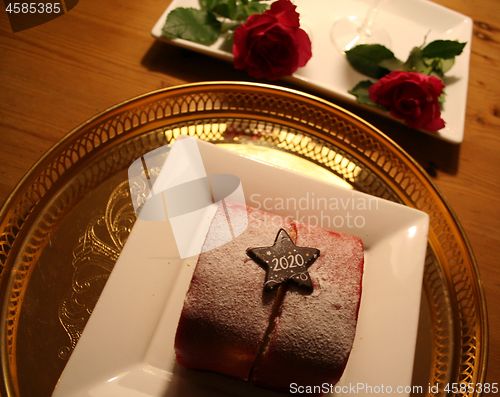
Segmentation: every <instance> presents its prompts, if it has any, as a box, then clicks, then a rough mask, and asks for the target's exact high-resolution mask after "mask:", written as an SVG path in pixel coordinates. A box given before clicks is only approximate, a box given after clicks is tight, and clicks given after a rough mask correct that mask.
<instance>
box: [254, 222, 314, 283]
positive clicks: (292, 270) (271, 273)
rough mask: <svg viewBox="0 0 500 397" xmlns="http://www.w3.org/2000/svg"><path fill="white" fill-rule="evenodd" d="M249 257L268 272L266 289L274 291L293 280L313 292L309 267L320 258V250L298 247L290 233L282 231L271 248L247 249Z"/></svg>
mask: <svg viewBox="0 0 500 397" xmlns="http://www.w3.org/2000/svg"><path fill="white" fill-rule="evenodd" d="M246 252H247V255H248V256H249V257H250V258H252V259H253V260H254V261H255V262H257V263H258V264H259V265H262V266H263V267H264V268H265V269H266V271H267V274H266V281H265V282H264V288H265V289H266V290H272V289H273V288H275V287H276V286H278V285H279V284H281V283H283V282H285V281H287V280H291V281H293V282H295V283H296V284H298V285H299V286H301V287H304V288H306V289H307V290H309V291H312V289H313V285H312V281H311V277H310V276H309V273H308V272H307V269H308V268H309V266H311V265H312V264H313V262H314V261H315V260H316V259H317V258H318V256H319V249H316V248H309V247H298V246H296V245H295V244H294V243H293V241H292V239H291V238H290V236H289V235H288V233H287V232H286V231H285V230H284V229H280V230H279V232H278V234H277V235H276V239H275V240H274V244H273V245H272V246H270V247H257V248H247V251H246Z"/></svg>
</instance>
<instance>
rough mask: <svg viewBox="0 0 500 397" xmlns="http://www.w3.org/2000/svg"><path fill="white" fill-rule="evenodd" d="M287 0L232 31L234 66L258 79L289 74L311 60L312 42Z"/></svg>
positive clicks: (252, 17)
mask: <svg viewBox="0 0 500 397" xmlns="http://www.w3.org/2000/svg"><path fill="white" fill-rule="evenodd" d="M295 8H296V7H295V6H294V5H293V4H292V3H291V2H290V0H278V1H276V2H274V3H273V4H272V5H271V9H269V10H267V11H265V12H264V13H263V14H254V15H251V16H250V17H248V19H247V20H246V22H245V23H244V24H243V25H241V26H239V27H238V28H237V29H236V31H235V32H234V44H233V55H234V66H235V67H236V69H242V70H246V71H247V73H248V74H249V75H250V76H252V77H255V78H257V79H262V78H263V79H269V80H274V79H277V78H279V77H283V76H288V75H291V74H292V73H293V72H295V71H296V70H297V69H298V68H299V67H301V66H304V65H305V64H306V63H307V61H308V60H309V59H310V58H311V55H312V54H311V40H309V36H307V33H306V32H304V31H303V30H302V29H301V28H300V23H299V14H298V13H297V12H296V11H295Z"/></svg>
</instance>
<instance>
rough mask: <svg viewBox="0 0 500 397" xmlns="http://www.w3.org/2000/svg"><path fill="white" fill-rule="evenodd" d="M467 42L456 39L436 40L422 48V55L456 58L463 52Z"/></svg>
mask: <svg viewBox="0 0 500 397" xmlns="http://www.w3.org/2000/svg"><path fill="white" fill-rule="evenodd" d="M466 44H467V43H460V42H458V41H455V40H435V41H433V42H431V43H429V44H427V45H426V46H425V47H424V48H423V49H422V56H423V57H424V58H442V59H450V58H454V57H456V56H458V55H460V54H461V53H462V51H463V49H464V47H465V45H466Z"/></svg>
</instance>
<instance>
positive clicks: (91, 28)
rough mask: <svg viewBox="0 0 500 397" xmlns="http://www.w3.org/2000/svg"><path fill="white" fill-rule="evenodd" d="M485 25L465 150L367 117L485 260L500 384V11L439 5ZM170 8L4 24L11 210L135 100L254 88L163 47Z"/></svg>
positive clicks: (3, 117)
mask: <svg viewBox="0 0 500 397" xmlns="http://www.w3.org/2000/svg"><path fill="white" fill-rule="evenodd" d="M436 2H437V3H440V4H442V5H445V6H447V7H449V8H451V9H454V10H456V11H459V12H461V13H464V14H467V15H469V16H471V17H472V18H473V20H474V38H473V41H472V56H471V64H470V66H471V71H470V80H469V91H468V106H467V113H466V124H465V139H464V142H463V143H462V144H461V145H459V146H457V145H450V144H447V143H444V142H440V141H439V142H438V141H436V140H435V139H432V138H430V137H427V136H424V135H422V134H419V133H415V132H413V131H410V130H407V129H405V128H403V127H401V126H399V125H397V124H394V123H391V122H389V121H386V120H384V119H382V118H380V117H377V116H373V115H371V114H368V113H366V112H360V111H358V110H356V112H358V113H360V114H361V115H362V116H364V117H366V118H367V119H368V120H369V121H371V122H372V123H373V124H375V125H376V126H377V127H379V128H381V129H382V130H384V131H388V132H389V134H390V135H391V136H392V137H393V138H394V139H395V140H396V141H398V143H400V144H401V145H402V146H403V147H404V148H405V149H406V150H407V151H408V152H409V153H410V154H412V155H413V156H414V157H415V158H416V159H417V160H418V161H419V162H420V163H421V164H422V165H423V166H424V167H425V168H426V169H428V170H429V172H430V173H431V174H432V175H434V177H433V179H434V182H435V183H436V184H437V185H438V187H439V188H440V190H441V191H442V192H443V194H444V196H445V197H446V198H447V200H448V203H449V204H450V206H451V207H452V208H453V209H454V211H455V212H456V214H457V216H458V218H459V219H460V221H461V223H462V225H463V227H464V229H465V232H466V234H467V235H468V237H469V239H470V242H471V244H472V247H473V249H474V252H475V255H476V257H477V260H478V263H479V268H480V274H481V280H482V283H483V286H484V290H485V293H486V297H487V302H488V310H489V323H490V354H489V357H490V358H489V364H488V375H487V380H488V381H489V382H499V381H500V330H499V328H500V310H499V307H498V302H500V266H498V255H499V253H500V252H499V248H498V247H499V246H500V233H499V232H498V230H499V229H500V194H499V193H500V159H499V158H500V82H499V81H500V79H499V78H498V72H499V70H500V17H499V14H500V12H499V11H500V7H499V3H498V0H482V1H481V2H476V1H470V0H437V1H436ZM167 4H168V1H158V0H142V1H140V2H137V1H132V0H107V1H102V0H85V1H80V2H79V4H78V5H77V7H76V8H75V9H73V10H72V11H71V12H69V13H68V14H67V15H65V16H63V17H61V18H57V19H55V20H53V21H51V22H49V23H47V24H44V25H41V26H38V27H35V28H32V29H29V30H26V31H22V32H18V33H15V34H14V33H12V32H11V30H10V26H9V24H8V21H7V18H6V16H5V14H4V13H2V15H1V16H0V32H1V36H0V87H1V89H0V158H1V160H0V161H1V162H0V164H1V166H0V203H1V202H3V201H4V200H5V199H6V198H7V196H8V194H9V192H10V191H11V190H12V189H13V188H14V187H15V185H16V183H17V182H18V181H19V180H20V179H21V178H22V176H23V175H24V174H25V173H26V172H27V171H28V170H29V169H30V168H31V167H32V165H33V164H34V163H35V162H36V161H37V160H38V159H39V158H40V156H42V155H43V154H44V153H45V152H46V151H47V150H48V149H49V148H50V147H51V146H52V145H54V144H55V143H56V142H57V141H59V140H60V139H61V138H62V137H63V136H64V135H65V134H66V133H67V132H68V131H70V130H71V129H73V128H74V127H76V126H77V125H78V124H80V123H82V122H84V121H85V120H87V119H88V118H90V117H91V116H93V115H95V114H96V113H98V112H101V111H103V110H105V109H106V108H108V107H110V106H112V105H113V104H116V103H118V102H121V101H123V100H125V99H128V98H131V97H134V96H137V95H139V94H142V93H145V92H147V91H151V90H154V89H158V88H161V87H167V86H172V85H175V84H179V83H183V82H194V81H203V80H248V78H247V77H246V76H245V75H244V74H241V73H239V72H236V71H234V70H233V69H232V67H231V66H230V65H228V64H225V63H223V62H220V61H216V60H213V59H209V58H207V57H204V56H200V55H195V54H192V53H189V52H187V51H184V50H180V49H176V48H172V47H170V46H167V45H164V44H159V43H155V42H154V41H153V39H152V38H151V37H150V35H149V30H150V28H151V26H152V25H153V24H154V22H155V21H156V19H157V17H158V15H160V14H161V12H162V11H163V10H164V9H165V7H166V6H167Z"/></svg>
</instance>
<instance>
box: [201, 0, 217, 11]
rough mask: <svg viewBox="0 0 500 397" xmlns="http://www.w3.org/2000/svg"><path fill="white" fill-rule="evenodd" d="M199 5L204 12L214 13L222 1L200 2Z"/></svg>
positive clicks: (207, 0)
mask: <svg viewBox="0 0 500 397" xmlns="http://www.w3.org/2000/svg"><path fill="white" fill-rule="evenodd" d="M199 3H200V7H201V9H202V10H205V11H212V10H213V9H214V7H215V6H217V4H219V3H220V0H199Z"/></svg>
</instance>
